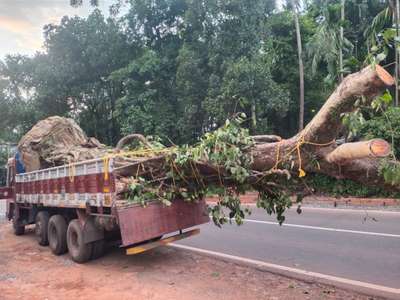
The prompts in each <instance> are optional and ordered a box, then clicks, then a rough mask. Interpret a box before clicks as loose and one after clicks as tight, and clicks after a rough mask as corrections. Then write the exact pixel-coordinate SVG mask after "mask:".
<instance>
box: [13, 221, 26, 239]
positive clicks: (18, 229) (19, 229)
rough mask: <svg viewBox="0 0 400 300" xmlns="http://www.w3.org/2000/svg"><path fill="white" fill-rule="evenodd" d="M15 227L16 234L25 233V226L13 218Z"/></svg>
mask: <svg viewBox="0 0 400 300" xmlns="http://www.w3.org/2000/svg"><path fill="white" fill-rule="evenodd" d="M13 229H14V234H15V235H23V234H24V233H25V226H24V225H21V224H20V223H19V221H18V220H17V219H15V218H13Z"/></svg>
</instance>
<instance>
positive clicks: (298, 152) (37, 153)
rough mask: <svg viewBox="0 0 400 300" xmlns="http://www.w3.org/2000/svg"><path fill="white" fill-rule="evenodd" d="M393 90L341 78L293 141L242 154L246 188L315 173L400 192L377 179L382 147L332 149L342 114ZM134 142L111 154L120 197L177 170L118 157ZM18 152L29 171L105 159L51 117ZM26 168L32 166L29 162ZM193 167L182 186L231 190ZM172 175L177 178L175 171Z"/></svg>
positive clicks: (215, 175) (156, 158)
mask: <svg viewBox="0 0 400 300" xmlns="http://www.w3.org/2000/svg"><path fill="white" fill-rule="evenodd" d="M393 84H394V79H393V77H392V76H391V75H390V74H389V73H387V72H386V71H385V70H384V69H383V68H382V67H380V66H378V65H377V66H375V67H372V66H369V67H366V68H364V69H363V70H361V71H360V72H357V73H354V74H351V75H349V76H347V77H346V78H344V80H343V81H342V82H341V83H340V85H339V86H338V87H337V88H336V90H335V91H334V92H333V93H332V95H331V96H330V97H329V98H328V100H327V101H326V102H325V104H324V105H323V107H322V108H321V109H320V111H319V112H318V113H317V114H316V116H315V117H314V118H313V119H312V120H311V122H310V123H309V124H308V125H307V126H306V127H305V128H304V129H303V130H302V131H301V132H299V133H298V134H297V135H295V136H293V137H292V138H289V139H281V138H280V137H277V136H255V137H254V142H255V143H254V146H253V147H252V148H251V149H248V150H246V151H249V152H248V153H250V154H251V156H252V158H253V162H252V164H251V170H250V171H251V175H250V176H249V178H248V179H247V180H248V183H249V184H252V185H253V186H255V187H257V182H259V180H258V179H260V178H263V177H265V176H269V175H278V176H281V175H282V176H285V177H290V176H294V177H297V176H299V177H303V176H304V175H306V174H307V173H320V174H325V175H328V176H331V177H335V178H348V179H352V180H354V181H358V182H361V183H364V184H366V185H369V186H371V185H373V186H382V187H387V188H390V189H395V190H400V186H390V185H388V184H387V183H385V181H384V178H383V176H381V175H380V174H379V164H380V161H379V157H383V156H387V155H388V154H389V153H390V151H389V150H390V147H389V145H388V144H387V143H386V142H385V141H382V140H378V141H377V140H374V141H369V142H360V143H351V144H343V145H341V146H337V145H336V138H337V135H338V133H339V130H340V128H341V126H342V125H341V116H342V114H343V113H346V112H350V111H352V110H353V109H354V102H355V101H356V100H357V99H359V98H360V97H364V98H365V100H366V101H367V102H368V101H371V100H372V99H373V98H374V97H375V96H377V95H379V93H381V91H382V90H384V89H385V88H386V87H388V86H391V85H393ZM134 139H137V140H139V141H141V142H142V143H143V144H144V145H147V146H148V147H151V145H149V144H148V143H147V140H146V139H145V138H144V137H143V136H141V135H138V134H133V135H129V136H127V137H126V138H124V139H122V140H121V141H120V143H119V144H118V146H117V148H116V149H115V151H114V154H116V156H117V157H116V159H115V166H114V167H115V169H114V174H115V175H116V176H117V184H118V191H120V192H121V193H122V192H124V191H126V190H125V189H126V187H127V186H128V185H127V184H128V183H129V180H128V181H127V180H126V178H131V179H132V180H136V179H135V178H137V177H138V176H139V177H140V176H142V175H145V176H147V177H149V178H151V182H152V183H154V184H157V186H162V185H163V184H164V183H165V182H164V180H168V176H167V175H166V173H167V172H169V171H170V170H171V169H174V168H177V167H176V166H174V162H171V161H170V160H168V159H167V158H166V153H169V154H171V153H174V152H169V151H170V149H164V148H163V149H161V150H156V149H152V151H148V152H149V153H150V152H151V153H150V155H145V156H139V157H126V156H123V155H119V154H121V153H120V152H119V151H120V149H121V148H122V147H123V146H124V144H125V143H127V142H130V141H132V140H134ZM18 149H19V151H20V153H21V155H22V157H23V159H24V162H25V164H26V165H27V163H29V159H31V158H32V157H33V158H34V160H33V162H34V163H35V164H36V165H38V166H36V165H35V168H36V169H37V168H39V167H41V168H43V167H48V166H49V165H51V166H52V165H60V164H65V163H69V162H73V161H80V160H86V159H89V158H94V157H103V156H104V155H106V154H107V153H109V152H108V151H107V149H106V148H105V147H104V146H103V145H101V144H100V143H98V141H96V140H92V139H90V138H89V139H88V138H87V136H86V135H85V134H84V133H83V131H82V130H81V129H80V128H79V127H78V126H77V124H76V123H75V122H73V121H72V120H69V119H65V118H60V117H51V118H48V119H46V120H43V121H41V122H39V123H38V124H37V125H36V126H35V127H33V128H32V130H31V131H30V132H28V133H27V134H26V135H25V136H24V137H23V138H22V139H21V141H20V143H19V145H18ZM214 151H218V149H214ZM25 160H27V161H25ZM396 163H397V162H396ZM40 164H41V165H40ZM171 164H172V166H171ZM190 164H192V162H191V163H190ZM31 165H34V164H32V160H31ZM193 165H195V168H193V170H195V171H193V172H194V175H193V177H190V178H187V179H185V181H186V180H188V181H189V182H188V186H190V181H192V182H194V181H198V180H199V178H198V177H200V180H201V181H202V184H204V185H207V184H210V183H218V184H221V185H225V186H233V185H235V182H234V181H233V180H232V179H231V178H230V176H229V172H228V171H227V170H224V168H223V166H216V165H213V164H211V163H210V162H209V161H194V162H193ZM32 170H34V169H32ZM177 171H178V173H179V170H177ZM169 179H171V178H169ZM127 182H128V183H127ZM167 184H168V183H167ZM272 184H276V183H272Z"/></svg>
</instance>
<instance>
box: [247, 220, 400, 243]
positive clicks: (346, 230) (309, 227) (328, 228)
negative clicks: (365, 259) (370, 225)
mask: <svg viewBox="0 0 400 300" xmlns="http://www.w3.org/2000/svg"><path fill="white" fill-rule="evenodd" d="M243 221H244V222H250V223H259V224H266V225H279V223H278V222H270V221H260V220H253V219H245V220H243ZM282 226H284V227H295V228H303V229H314V230H325V231H333V232H346V233H355V234H364V235H375V236H383V237H393V238H400V234H392V233H381V232H371V231H359V230H349V229H339V228H330V227H319V226H310V225H299V224H288V223H283V224H282Z"/></svg>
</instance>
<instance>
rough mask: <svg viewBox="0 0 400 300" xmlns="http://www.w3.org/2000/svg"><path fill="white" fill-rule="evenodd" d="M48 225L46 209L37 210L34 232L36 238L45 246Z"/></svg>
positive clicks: (47, 242)
mask: <svg viewBox="0 0 400 300" xmlns="http://www.w3.org/2000/svg"><path fill="white" fill-rule="evenodd" d="M48 225H49V213H48V212H47V211H39V212H38V213H37V215H36V218H35V234H36V239H37V241H38V243H39V245H41V246H47V245H48V244H49V239H48V236H47V227H48Z"/></svg>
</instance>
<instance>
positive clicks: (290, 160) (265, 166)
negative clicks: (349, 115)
mask: <svg viewBox="0 0 400 300" xmlns="http://www.w3.org/2000/svg"><path fill="white" fill-rule="evenodd" d="M393 84H394V79H393V77H392V76H391V75H390V74H389V73H388V72H387V71H386V70H385V69H383V68H382V67H381V66H378V65H376V66H375V67H372V66H368V67H366V68H364V69H363V70H361V71H359V72H357V73H354V74H351V75H349V76H347V77H346V78H345V79H344V80H343V81H342V83H341V84H340V85H339V86H338V87H337V88H336V90H335V91H334V92H333V93H332V95H331V96H330V97H329V98H328V100H327V101H326V102H325V104H324V105H323V106H322V108H321V109H320V110H319V112H318V113H317V114H316V115H315V117H314V118H313V119H312V120H311V121H310V123H309V124H308V125H307V126H306V127H305V128H304V130H303V131H301V132H300V133H299V134H297V135H296V136H294V137H292V138H290V139H287V140H282V141H280V142H275V143H264V144H259V145H256V146H255V147H254V149H253V150H252V152H253V157H254V163H253V168H254V169H256V170H259V171H265V170H269V169H271V168H273V167H274V166H275V165H276V164H277V159H276V158H277V157H279V165H281V166H282V165H285V164H286V165H291V164H294V168H295V169H296V168H297V169H302V170H304V171H305V172H313V173H321V174H325V175H328V176H331V177H335V178H348V179H351V180H354V181H357V182H360V183H363V184H366V185H375V186H376V185H379V186H382V187H388V188H390V189H397V190H400V188H399V187H394V186H388V185H387V183H385V181H384V179H383V177H382V176H380V175H379V172H378V169H379V158H378V157H365V156H358V157H357V156H355V157H353V159H350V160H348V161H347V163H346V164H345V165H344V166H340V165H339V164H337V163H336V161H335V159H333V160H332V161H328V160H327V158H329V157H332V156H333V157H335V154H331V153H332V152H334V151H335V149H337V146H336V143H335V139H336V138H337V136H338V133H339V131H340V129H341V128H342V122H341V115H342V114H343V113H346V112H351V111H353V110H354V109H355V107H354V103H355V101H356V100H357V99H359V98H361V97H364V98H365V100H366V103H369V102H371V101H372V100H373V99H374V97H376V96H378V95H379V94H380V93H381V92H382V91H383V90H384V89H385V88H387V87H389V86H391V85H393ZM382 145H383V144H382ZM296 147H299V149H300V156H301V157H302V160H301V165H300V160H299V157H298V156H297V155H296V152H293V149H295V148H296ZM340 147H341V148H342V149H352V151H353V152H357V151H361V149H360V147H361V148H363V147H365V145H364V144H357V145H356V146H347V145H346V144H344V145H342V146H340ZM384 148H385V149H383V151H382V155H379V156H385V155H386V156H387V155H388V154H389V151H387V149H386V148H387V145H386V144H385V145H384ZM357 149H358V150H357ZM379 151H381V150H379ZM379 151H378V152H379ZM278 152H279V153H278ZM340 152H341V150H339V153H340ZM342 155H343V153H342ZM368 156H369V155H368ZM363 157H364V158H363ZM337 159H338V158H337ZM339 160H340V159H339ZM316 162H318V163H316Z"/></svg>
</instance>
